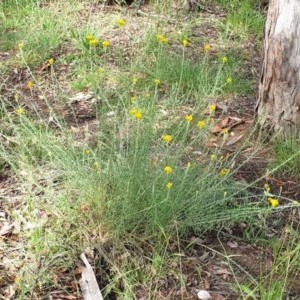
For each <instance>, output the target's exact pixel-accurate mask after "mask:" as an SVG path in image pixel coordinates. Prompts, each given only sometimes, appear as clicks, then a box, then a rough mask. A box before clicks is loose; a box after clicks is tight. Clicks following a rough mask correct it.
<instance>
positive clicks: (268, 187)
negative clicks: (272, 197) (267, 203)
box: [264, 183, 270, 192]
mask: <svg viewBox="0 0 300 300" xmlns="http://www.w3.org/2000/svg"><path fill="white" fill-rule="evenodd" d="M264 189H265V190H266V192H270V185H269V184H268V183H265V184H264Z"/></svg>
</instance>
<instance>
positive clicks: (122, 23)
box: [116, 18, 126, 26]
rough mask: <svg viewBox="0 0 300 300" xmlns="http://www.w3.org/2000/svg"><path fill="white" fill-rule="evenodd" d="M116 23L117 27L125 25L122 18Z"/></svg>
mask: <svg viewBox="0 0 300 300" xmlns="http://www.w3.org/2000/svg"><path fill="white" fill-rule="evenodd" d="M116 23H117V25H119V26H124V25H126V21H125V20H124V19H122V18H120V19H117V21H116Z"/></svg>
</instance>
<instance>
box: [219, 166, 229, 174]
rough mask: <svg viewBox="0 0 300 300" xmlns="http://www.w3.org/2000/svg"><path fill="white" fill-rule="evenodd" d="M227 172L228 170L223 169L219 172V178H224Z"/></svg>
mask: <svg viewBox="0 0 300 300" xmlns="http://www.w3.org/2000/svg"><path fill="white" fill-rule="evenodd" d="M229 172H230V169H227V168H223V169H222V170H221V171H220V173H219V175H220V176H226V175H227V174H228V173H229Z"/></svg>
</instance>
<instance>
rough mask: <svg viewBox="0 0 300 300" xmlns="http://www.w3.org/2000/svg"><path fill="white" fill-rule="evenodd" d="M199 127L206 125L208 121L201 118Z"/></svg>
mask: <svg viewBox="0 0 300 300" xmlns="http://www.w3.org/2000/svg"><path fill="white" fill-rule="evenodd" d="M197 125H198V127H200V128H202V127H205V126H206V122H205V121H203V120H200V121H198V124H197Z"/></svg>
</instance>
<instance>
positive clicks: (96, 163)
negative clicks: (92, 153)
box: [93, 161, 99, 169]
mask: <svg viewBox="0 0 300 300" xmlns="http://www.w3.org/2000/svg"><path fill="white" fill-rule="evenodd" d="M98 166H99V164H98V162H97V161H94V163H93V167H94V168H95V169H97V168H98Z"/></svg>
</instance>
